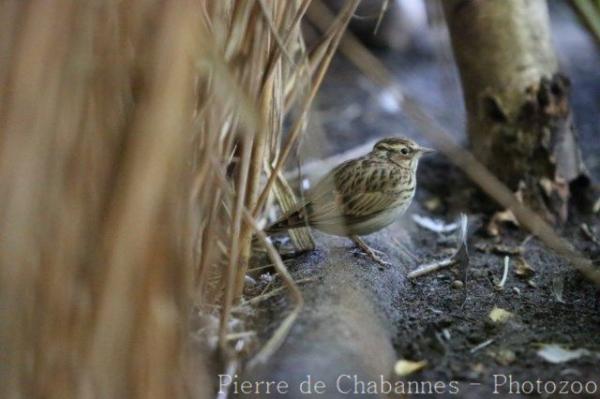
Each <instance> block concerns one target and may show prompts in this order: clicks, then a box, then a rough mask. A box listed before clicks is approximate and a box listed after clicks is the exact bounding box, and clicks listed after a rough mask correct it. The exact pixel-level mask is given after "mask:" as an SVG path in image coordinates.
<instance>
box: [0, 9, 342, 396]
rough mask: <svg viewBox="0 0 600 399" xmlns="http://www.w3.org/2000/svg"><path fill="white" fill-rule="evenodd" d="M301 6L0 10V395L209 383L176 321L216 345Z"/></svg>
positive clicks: (282, 110) (289, 84)
mask: <svg viewBox="0 0 600 399" xmlns="http://www.w3.org/2000/svg"><path fill="white" fill-rule="evenodd" d="M92 3H93V4H92ZM309 3H310V1H309V0H290V1H286V2H267V1H260V2H256V1H234V0H223V1H189V0H182V1H173V2H161V1H156V0H107V1H104V2H86V1H78V0H58V1H56V2H52V4H50V3H49V2H46V1H31V2H22V1H14V0H8V1H6V2H3V3H2V5H0V21H2V24H1V26H2V27H1V28H0V30H1V31H2V35H0V82H1V83H2V84H1V85H0V108H1V109H2V111H1V112H0V132H1V133H0V144H1V146H0V183H1V186H2V190H0V206H1V209H2V212H1V213H0V220H1V222H2V225H3V226H10V228H7V229H5V231H3V234H2V235H1V236H0V346H1V347H2V348H3V349H4V348H6V350H3V354H2V362H0V378H1V379H2V381H3V382H4V381H6V382H7V383H5V384H1V385H0V396H2V397H39V396H47V397H58V398H66V397H96V396H99V397H132V398H136V397H139V398H149V397H150V398H153V397H156V398H164V397H184V396H194V397H204V396H203V395H204V394H209V392H208V391H209V390H208V388H207V387H208V386H209V384H205V385H203V386H202V387H197V386H194V385H197V380H198V378H201V379H202V380H203V381H204V380H206V379H207V378H204V377H205V375H206V374H208V373H209V370H210V367H211V364H210V363H208V362H205V361H204V359H205V357H204V356H203V355H202V350H204V349H205V348H202V350H195V351H193V352H192V351H189V350H188V349H187V347H188V345H186V343H187V331H186V327H187V325H188V324H189V323H188V320H187V319H188V317H189V315H190V313H193V312H190V309H199V308H202V309H210V311H211V312H212V311H214V312H215V313H216V312H220V313H219V314H220V316H221V319H222V323H221V329H220V336H221V346H222V348H228V347H227V344H226V342H227V341H228V337H229V338H231V336H232V335H231V333H233V334H235V332H232V331H229V328H228V323H229V322H230V309H231V307H232V305H233V304H234V303H235V302H236V301H237V300H238V299H239V297H240V292H241V286H242V285H241V284H240V279H241V280H242V281H243V278H244V277H245V273H246V271H247V260H248V257H249V243H250V240H251V236H252V233H253V231H254V227H253V225H252V224H251V223H248V222H247V221H246V219H245V218H244V216H243V210H244V209H252V210H254V209H255V208H256V204H257V200H258V194H259V193H260V189H261V187H260V183H261V181H264V175H265V169H264V163H265V162H269V163H270V162H271V161H272V160H273V159H275V157H276V156H277V153H278V152H279V143H280V140H281V136H282V133H283V132H282V126H283V120H284V118H286V117H287V113H288V111H289V109H288V108H286V104H290V103H291V100H290V99H297V98H302V94H304V93H305V92H306V91H307V89H308V88H309V87H310V86H311V81H310V79H311V77H310V76H309V75H308V73H307V68H306V64H307V60H306V54H305V49H304V44H303V39H302V35H301V30H300V26H299V25H300V21H301V19H302V18H303V15H304V13H305V12H306V9H307V7H308V5H309ZM338 36H339V35H338ZM241 60H242V61H243V62H240V61H241ZM40 94H43V95H40ZM267 173H268V172H267ZM267 191H268V190H267ZM268 194H269V193H268V192H266V193H265V195H268ZM221 305H223V306H221ZM210 317H211V318H214V315H212V314H211V315H210ZM211 320H212V319H211ZM215 331H218V328H217V327H215ZM233 349H234V351H235V348H233ZM206 358H208V356H207V357H206ZM235 360H236V361H238V362H239V359H235ZM191 375H193V376H194V378H193V380H194V381H193V382H191V384H192V385H190V379H189V378H188V377H189V376H191ZM203 376H204V377H203ZM203 390H206V392H203Z"/></svg>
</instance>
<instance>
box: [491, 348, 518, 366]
mask: <svg viewBox="0 0 600 399" xmlns="http://www.w3.org/2000/svg"><path fill="white" fill-rule="evenodd" d="M489 354H490V355H491V356H492V357H493V358H494V359H496V361H497V362H498V363H500V364H501V365H503V366H508V365H509V364H511V363H513V362H514V361H515V360H516V358H517V355H516V354H515V352H513V351H511V350H510V349H500V350H498V351H497V352H492V351H490V352H489Z"/></svg>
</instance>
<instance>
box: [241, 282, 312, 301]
mask: <svg viewBox="0 0 600 399" xmlns="http://www.w3.org/2000/svg"><path fill="white" fill-rule="evenodd" d="M315 280H317V277H307V278H303V279H300V280H296V284H302V283H307V282H310V281H315ZM285 288H286V287H277V288H273V289H272V290H271V291H269V292H267V293H264V294H260V295H257V296H255V297H253V298H250V299H248V300H247V301H245V302H244V303H243V304H242V305H240V306H247V305H256V304H257V303H260V302H263V301H265V300H267V299H269V298H271V297H274V296H275V295H277V294H279V293H280V292H281V291H283V290H284V289H285Z"/></svg>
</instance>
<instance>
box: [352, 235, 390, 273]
mask: <svg viewBox="0 0 600 399" xmlns="http://www.w3.org/2000/svg"><path fill="white" fill-rule="evenodd" d="M352 241H354V243H355V244H356V246H357V247H358V248H360V250H361V251H362V252H364V254H365V255H367V256H368V257H369V258H371V260H373V261H374V262H376V263H378V264H379V265H381V266H383V267H391V266H392V264H391V263H390V262H387V261H385V260H384V259H383V258H382V256H385V253H383V252H381V251H378V250H376V249H373V248H371V247H369V246H368V245H367V243H365V242H364V241H363V240H362V239H361V238H360V237H358V236H353V237H352Z"/></svg>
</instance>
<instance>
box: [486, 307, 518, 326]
mask: <svg viewBox="0 0 600 399" xmlns="http://www.w3.org/2000/svg"><path fill="white" fill-rule="evenodd" d="M512 315H513V314H512V313H511V312H509V311H508V310H505V309H502V308H499V307H496V306H494V309H492V310H491V311H490V313H489V314H488V317H489V318H490V320H491V321H493V322H494V323H506V321H507V320H508V319H510V318H511V317H512Z"/></svg>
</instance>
